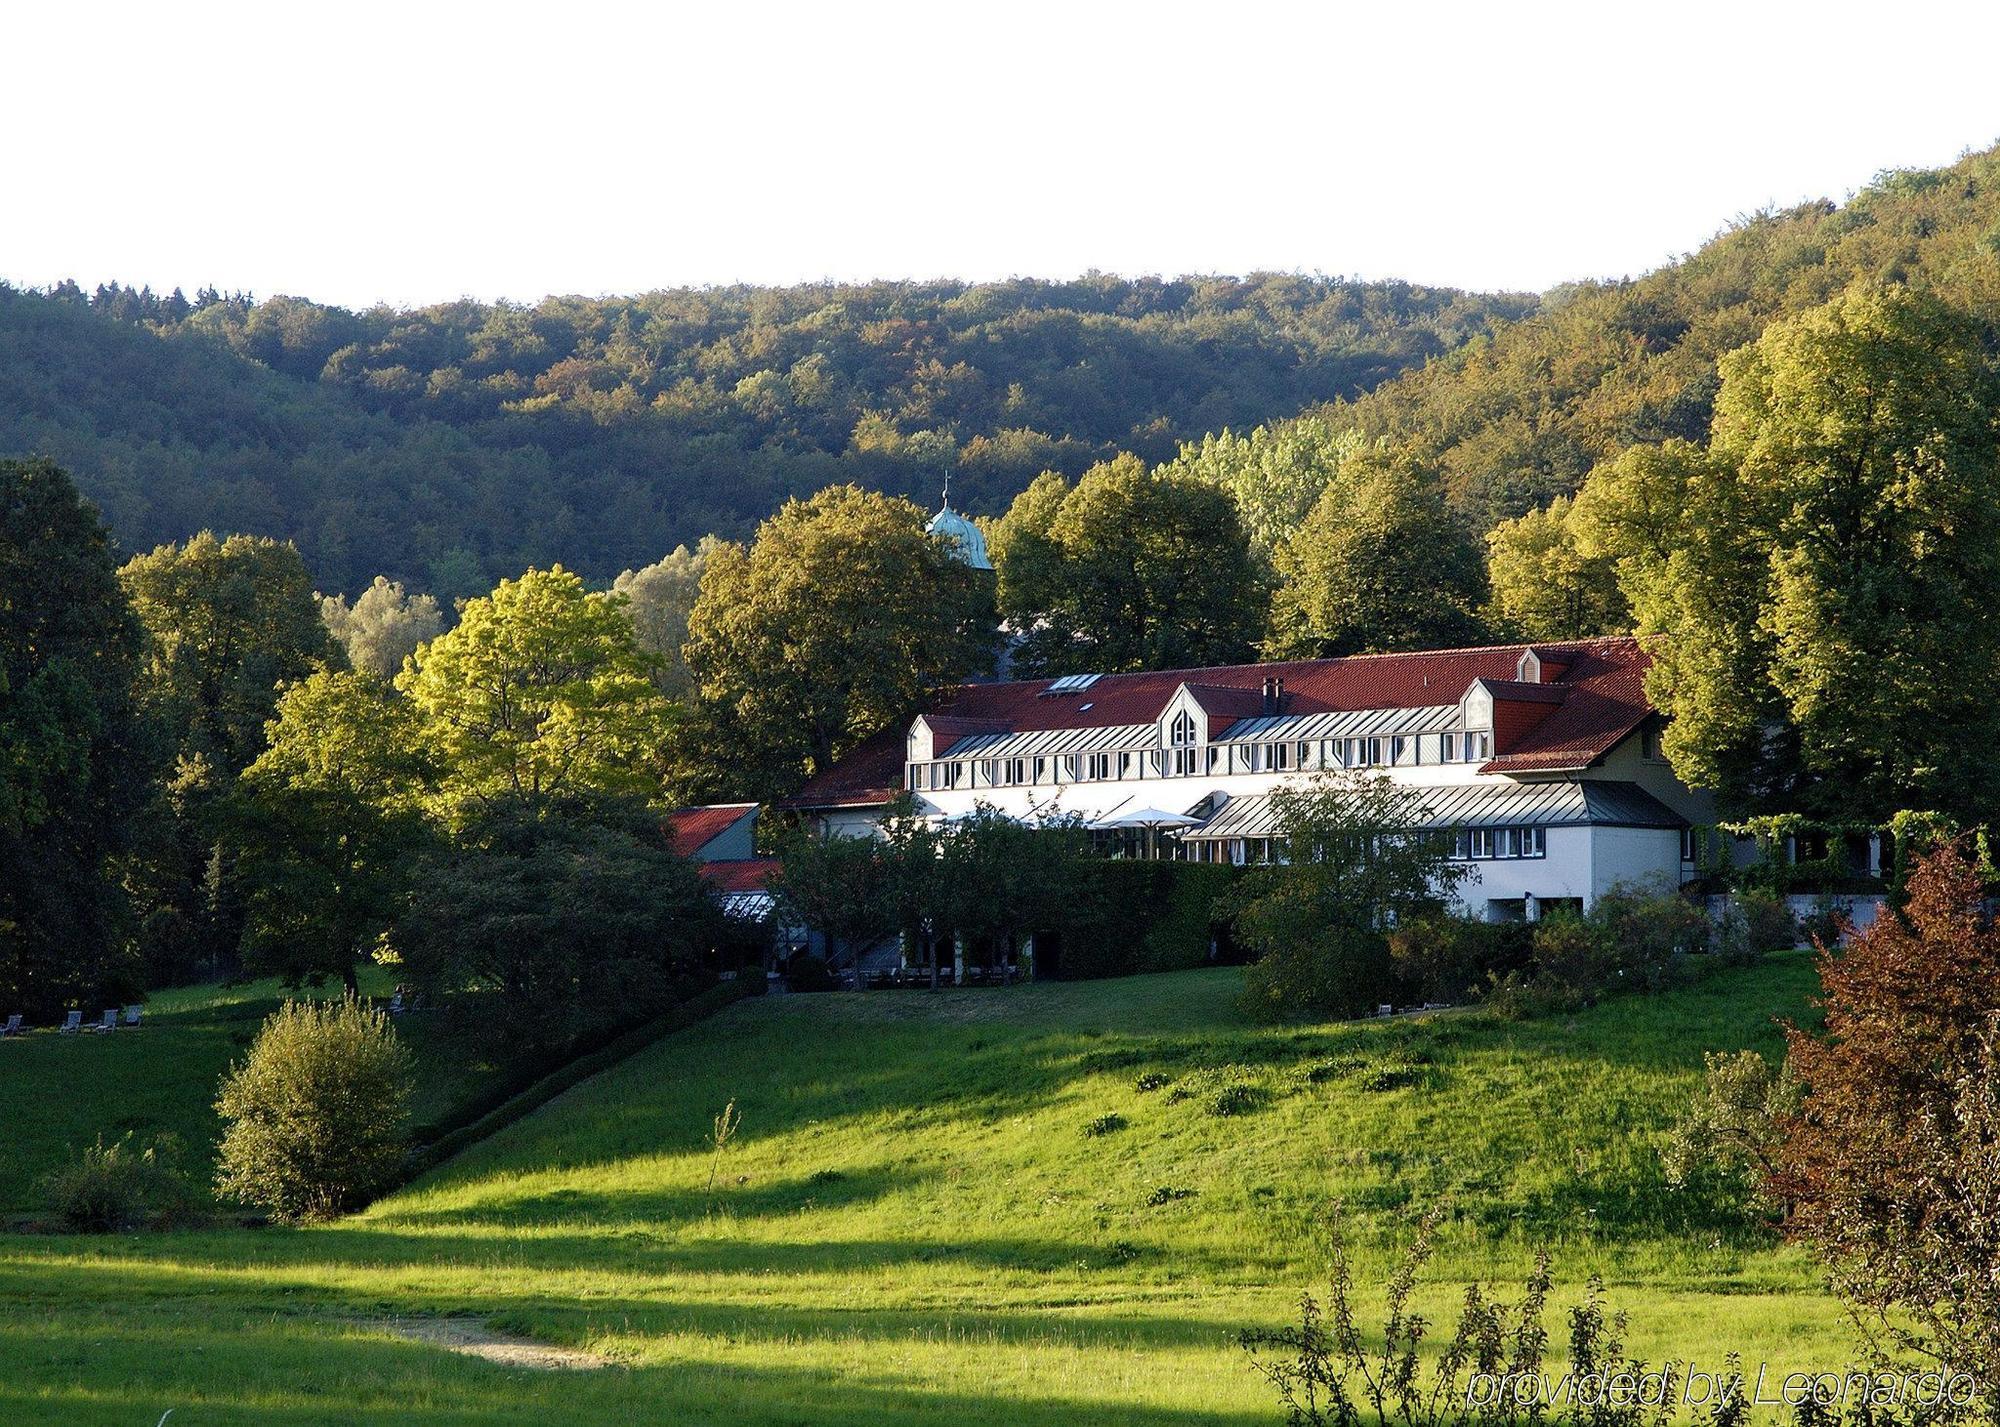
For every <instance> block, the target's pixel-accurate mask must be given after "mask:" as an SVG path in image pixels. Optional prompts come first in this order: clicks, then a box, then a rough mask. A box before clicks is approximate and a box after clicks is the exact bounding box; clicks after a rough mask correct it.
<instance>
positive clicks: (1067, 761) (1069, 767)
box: [1062, 753, 1076, 783]
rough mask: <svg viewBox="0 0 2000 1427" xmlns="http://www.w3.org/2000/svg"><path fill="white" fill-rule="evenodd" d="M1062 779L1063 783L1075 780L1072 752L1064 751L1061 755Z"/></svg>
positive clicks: (1074, 758) (1074, 759)
mask: <svg viewBox="0 0 2000 1427" xmlns="http://www.w3.org/2000/svg"><path fill="white" fill-rule="evenodd" d="M1062 780H1063V781H1064V782H1065V783H1074V782H1075V781H1076V755H1075V754H1074V753H1065V754H1064V755H1063V759H1062Z"/></svg>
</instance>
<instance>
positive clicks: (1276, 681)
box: [1264, 675, 1285, 718]
mask: <svg viewBox="0 0 2000 1427" xmlns="http://www.w3.org/2000/svg"><path fill="white" fill-rule="evenodd" d="M1284 703H1285V681H1284V680H1283V679H1280V678H1277V677H1276V676H1275V675H1274V676H1271V677H1268V678H1266V679H1265V680H1264V717H1265V718H1270V717H1272V716H1273V715H1275V714H1277V713H1278V712H1279V711H1280V710H1281V709H1282V708H1283V707H1284Z"/></svg>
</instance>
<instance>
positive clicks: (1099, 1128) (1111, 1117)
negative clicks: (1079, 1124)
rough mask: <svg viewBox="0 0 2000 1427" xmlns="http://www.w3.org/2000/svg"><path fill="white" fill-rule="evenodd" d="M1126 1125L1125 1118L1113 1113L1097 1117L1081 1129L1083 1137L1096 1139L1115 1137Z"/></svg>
mask: <svg viewBox="0 0 2000 1427" xmlns="http://www.w3.org/2000/svg"><path fill="white" fill-rule="evenodd" d="M1126 1123H1127V1121H1126V1119H1125V1117H1124V1116H1123V1115H1120V1114H1118V1113H1116V1112H1115V1111H1114V1112H1112V1113H1111V1114H1108V1115H1099V1116H1098V1117H1097V1118H1096V1119H1094V1120H1092V1121H1091V1122H1090V1123H1089V1124H1087V1125H1085V1126H1084V1127H1083V1133H1084V1137H1085V1138H1087V1139H1096V1138H1098V1137H1099V1136H1100V1135H1115V1134H1117V1133H1118V1131H1120V1130H1122V1129H1124V1128H1125V1126H1126Z"/></svg>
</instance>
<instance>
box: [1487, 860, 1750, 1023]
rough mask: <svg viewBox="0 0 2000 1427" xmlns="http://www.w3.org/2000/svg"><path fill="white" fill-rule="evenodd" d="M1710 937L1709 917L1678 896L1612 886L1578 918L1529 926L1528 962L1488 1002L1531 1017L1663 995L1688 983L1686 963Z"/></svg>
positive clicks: (1560, 916) (1561, 915)
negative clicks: (1611, 999)
mask: <svg viewBox="0 0 2000 1427" xmlns="http://www.w3.org/2000/svg"><path fill="white" fill-rule="evenodd" d="M1712 934H1713V924H1712V923H1711V922H1710V921H1709V918H1708V913H1707V912H1706V911H1705V910H1703V909H1702V908H1701V907H1699V906H1697V905H1696V904H1695V903H1693V902H1691V901H1689V900H1688V899H1687V898H1685V897H1682V896H1678V895H1676V894H1674V893H1671V892H1658V891H1649V890H1647V889H1645V888H1643V887H1633V886H1629V885H1620V886H1617V887H1613V888H1612V889H1611V890H1610V891H1608V892H1606V893H1604V894H1603V895H1601V896H1600V897H1599V898H1598V899H1597V900H1596V902H1594V903H1592V905H1591V908H1590V911H1589V912H1588V913H1587V914H1585V915H1583V916H1578V915H1577V914H1576V913H1574V912H1571V911H1567V910H1558V911H1554V912H1551V913H1550V914H1549V915H1547V916H1545V917H1543V918H1542V919H1541V920H1540V921H1539V922H1537V923H1535V926H1534V930H1533V933H1532V944H1533V950H1532V953H1531V955H1530V958H1529V963H1528V965H1527V966H1526V967H1525V968H1523V969H1522V970H1520V971H1516V972H1514V973H1512V974H1511V975H1509V976H1506V977H1503V978H1501V979H1500V981H1499V982H1498V984H1497V985H1496V986H1495V988H1494V990H1493V992H1492V994H1491V995H1490V996H1489V997H1488V1004H1489V1005H1491V1006H1492V1007H1493V1008H1494V1009H1495V1010H1496V1011H1498V1012H1499V1013H1500V1014H1502V1015H1508V1016H1533V1015H1544V1014H1549V1013H1551V1012H1560V1011H1571V1010H1576V1009H1578V1008H1580V1007H1583V1006H1589V1005H1594V1004H1595V1003H1596V1002H1598V1001H1600V1000H1602V999H1603V998H1604V997H1606V996H1615V995H1621V994H1624V993H1627V992H1656V991H1663V990H1666V989H1667V988H1668V987H1670V986H1675V985H1679V984H1680V983H1682V982H1683V981H1685V980H1686V979H1687V978H1688V976H1689V975H1690V974H1691V972H1690V961H1689V958H1690V957H1691V956H1693V955H1694V954H1695V953H1696V952H1700V951H1704V950H1706V949H1707V947H1708V944H1709V939H1710V937H1711V935H1712Z"/></svg>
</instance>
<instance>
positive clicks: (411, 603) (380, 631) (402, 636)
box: [319, 575, 444, 679]
mask: <svg viewBox="0 0 2000 1427" xmlns="http://www.w3.org/2000/svg"><path fill="white" fill-rule="evenodd" d="M319 609H320V617H321V618H322V619H324V620H325V621H326V627H327V632H328V633H330V634H332V635H333V637H334V638H335V639H336V640H338V641H339V643H340V646H341V648H342V649H344V650H345V651H346V652H347V662H348V663H349V664H350V665H351V666H352V667H353V668H354V669H355V670H356V671H357V672H359V673H362V674H367V675H370V676H371V677H373V678H377V679H393V678H395V677H396V675H397V673H399V672H400V671H401V670H402V667H403V661H404V660H405V659H407V658H409V656H410V655H412V654H414V653H416V652H417V646H418V645H419V644H422V643H423V642H424V641H425V640H426V639H435V638H436V637H437V636H438V635H439V634H441V633H442V632H443V631H444V615H443V614H442V613H441V612H440V611H439V610H438V602H437V599H436V598H435V597H434V596H432V595H425V594H417V595H412V594H406V593H405V592H404V590H403V586H402V584H401V583H400V582H399V581H395V580H390V579H388V578H386V577H385V576H382V575H377V576H376V577H375V582H374V583H373V584H372V585H370V586H369V587H368V588H367V589H365V590H363V591H362V592H361V596H360V598H359V599H357V600H355V601H354V603H353V604H352V605H351V606H350V605H349V604H348V602H347V596H346V595H321V596H320V601H319Z"/></svg>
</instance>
